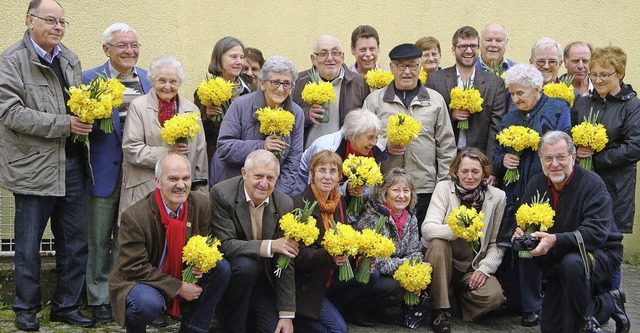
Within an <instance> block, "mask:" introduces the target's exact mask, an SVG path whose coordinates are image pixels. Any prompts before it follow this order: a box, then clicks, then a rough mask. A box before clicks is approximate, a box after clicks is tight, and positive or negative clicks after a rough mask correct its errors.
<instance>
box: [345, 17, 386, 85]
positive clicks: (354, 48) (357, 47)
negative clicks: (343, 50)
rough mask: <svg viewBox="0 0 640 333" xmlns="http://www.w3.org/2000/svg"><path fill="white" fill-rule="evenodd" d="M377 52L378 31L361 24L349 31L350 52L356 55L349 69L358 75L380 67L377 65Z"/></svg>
mask: <svg viewBox="0 0 640 333" xmlns="http://www.w3.org/2000/svg"><path fill="white" fill-rule="evenodd" d="M378 53H380V37H378V32H377V31H376V29H374V28H373V27H372V26H370V25H361V26H358V27H357V28H355V29H354V30H353V32H352V33H351V54H353V56H354V57H356V63H355V64H353V66H352V67H351V71H352V72H354V73H358V74H360V75H365V74H367V72H368V71H370V70H372V69H374V68H378V67H380V66H379V65H378Z"/></svg>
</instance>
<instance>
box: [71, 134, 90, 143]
mask: <svg viewBox="0 0 640 333" xmlns="http://www.w3.org/2000/svg"><path fill="white" fill-rule="evenodd" d="M88 141H89V136H88V135H80V134H74V135H73V142H83V143H86V142H88Z"/></svg>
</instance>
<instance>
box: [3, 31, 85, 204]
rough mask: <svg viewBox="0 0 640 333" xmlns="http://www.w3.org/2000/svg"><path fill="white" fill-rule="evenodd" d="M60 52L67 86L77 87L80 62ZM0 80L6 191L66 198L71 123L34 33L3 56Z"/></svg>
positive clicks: (62, 48)
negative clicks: (32, 40)
mask: <svg viewBox="0 0 640 333" xmlns="http://www.w3.org/2000/svg"><path fill="white" fill-rule="evenodd" d="M60 48H61V50H62V54H61V56H60V65H61V67H62V71H63V73H64V76H65V80H66V81H67V85H68V86H70V87H71V86H77V85H79V84H80V83H82V69H81V68H80V60H79V59H78V57H77V56H76V55H75V54H74V53H73V52H71V51H70V50H69V49H68V48H66V47H65V46H63V45H62V44H60ZM0 77H1V78H2V80H0V138H1V140H0V165H2V167H1V168H0V186H1V187H3V188H5V189H7V190H9V191H11V192H13V193H20V194H28V195H47V196H64V195H65V192H66V188H65V169H66V157H65V142H66V139H67V137H69V135H71V119H70V116H69V115H68V114H67V112H66V108H65V101H64V95H63V91H62V88H61V87H60V84H59V82H58V78H57V77H56V74H55V73H54V72H53V70H52V69H51V68H49V67H47V66H45V65H42V63H41V62H40V60H39V59H38V54H37V53H36V51H35V49H34V48H33V44H32V43H31V39H30V38H29V33H28V32H25V34H24V37H23V38H22V40H21V41H19V42H17V43H15V44H13V45H12V46H10V47H9V48H8V49H6V50H5V51H4V52H3V53H2V56H0ZM87 149H88V145H87ZM86 158H87V160H86V164H87V165H89V160H88V158H89V156H88V154H86Z"/></svg>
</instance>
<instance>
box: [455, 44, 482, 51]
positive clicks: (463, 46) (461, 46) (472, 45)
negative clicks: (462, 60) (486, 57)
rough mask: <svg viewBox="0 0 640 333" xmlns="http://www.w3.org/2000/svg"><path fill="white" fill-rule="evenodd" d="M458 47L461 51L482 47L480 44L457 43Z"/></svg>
mask: <svg viewBox="0 0 640 333" xmlns="http://www.w3.org/2000/svg"><path fill="white" fill-rule="evenodd" d="M456 47H457V48H458V50H460V51H466V50H467V49H471V51H475V50H477V49H479V48H480V45H478V44H461V45H456Z"/></svg>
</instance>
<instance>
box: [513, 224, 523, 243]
mask: <svg viewBox="0 0 640 333" xmlns="http://www.w3.org/2000/svg"><path fill="white" fill-rule="evenodd" d="M522 236H524V230H522V229H521V228H520V227H516V230H515V231H514V232H513V235H512V236H511V243H513V239H514V238H516V237H522Z"/></svg>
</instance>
